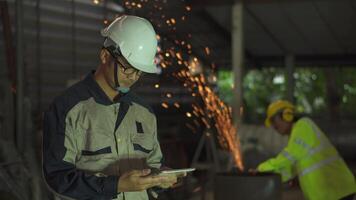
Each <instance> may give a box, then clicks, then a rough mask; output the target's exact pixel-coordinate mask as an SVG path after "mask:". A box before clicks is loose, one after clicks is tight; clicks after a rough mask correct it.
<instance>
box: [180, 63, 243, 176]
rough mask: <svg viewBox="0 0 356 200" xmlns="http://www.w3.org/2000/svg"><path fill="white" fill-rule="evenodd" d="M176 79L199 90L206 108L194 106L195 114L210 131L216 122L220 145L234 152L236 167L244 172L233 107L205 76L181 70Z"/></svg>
mask: <svg viewBox="0 0 356 200" xmlns="http://www.w3.org/2000/svg"><path fill="white" fill-rule="evenodd" d="M176 77H177V78H178V79H180V80H181V81H183V82H184V83H186V84H187V85H188V86H190V88H191V89H192V90H194V89H197V91H198V93H199V96H200V97H201V98H202V100H203V102H204V107H201V106H199V105H197V104H193V105H192V107H193V114H194V115H195V116H197V117H198V116H200V119H201V121H202V122H203V124H204V125H205V126H206V127H207V128H208V129H210V128H211V122H214V126H215V128H216V129H217V131H218V133H219V135H218V139H219V142H220V144H221V145H222V146H223V147H224V148H226V149H228V150H229V151H230V152H232V154H233V157H234V160H235V164H236V166H237V167H238V168H239V169H240V170H243V163H242V155H241V151H240V142H239V141H240V140H239V138H238V137H237V136H236V128H235V127H234V126H233V122H232V109H231V107H229V106H227V105H226V104H225V103H224V102H223V101H222V100H221V99H220V98H219V97H218V96H217V95H216V93H215V92H214V91H213V90H212V88H211V87H209V86H208V85H207V83H206V79H205V76H204V75H202V74H199V75H197V76H195V77H194V76H192V74H191V73H190V72H189V70H181V71H179V72H178V73H177V74H176ZM189 114H190V113H189ZM187 116H188V113H187ZM188 117H190V116H188Z"/></svg>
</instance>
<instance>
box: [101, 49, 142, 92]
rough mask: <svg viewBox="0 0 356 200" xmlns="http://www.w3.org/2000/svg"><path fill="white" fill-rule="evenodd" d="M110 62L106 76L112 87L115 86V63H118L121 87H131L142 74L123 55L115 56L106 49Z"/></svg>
mask: <svg viewBox="0 0 356 200" xmlns="http://www.w3.org/2000/svg"><path fill="white" fill-rule="evenodd" d="M106 53H107V55H108V58H109V62H108V65H107V67H106V70H105V77H106V79H107V80H108V82H109V83H110V85H111V87H112V88H115V79H114V76H113V74H114V73H115V65H117V67H118V70H117V77H118V81H119V84H120V86H121V87H127V88H129V87H131V86H132V85H133V84H134V83H135V82H136V81H137V80H138V79H139V78H140V76H142V74H143V73H142V72H141V71H139V70H136V69H135V68H133V67H132V66H131V65H130V64H129V63H128V62H127V61H126V60H125V59H124V58H123V57H118V58H117V59H116V58H114V57H113V56H112V55H111V54H110V53H109V52H108V51H106Z"/></svg>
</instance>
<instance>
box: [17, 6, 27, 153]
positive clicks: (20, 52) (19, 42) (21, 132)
mask: <svg viewBox="0 0 356 200" xmlns="http://www.w3.org/2000/svg"><path fill="white" fill-rule="evenodd" d="M23 26H24V24H23V3H22V0H17V1H16V145H17V148H18V150H19V151H20V152H21V153H22V151H23V147H24V140H23V139H24V134H25V133H24V129H23V127H24V125H25V122H24V121H23V119H24V117H23V99H24V95H23V72H24V65H23V64H24V62H23Z"/></svg>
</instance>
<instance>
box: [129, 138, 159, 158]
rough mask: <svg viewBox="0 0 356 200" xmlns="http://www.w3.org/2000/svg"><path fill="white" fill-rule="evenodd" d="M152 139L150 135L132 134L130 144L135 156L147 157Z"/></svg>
mask: <svg viewBox="0 0 356 200" xmlns="http://www.w3.org/2000/svg"><path fill="white" fill-rule="evenodd" d="M153 142H154V140H153V138H152V135H151V134H147V133H134V134H133V135H132V136H131V143H132V146H133V150H134V153H135V154H138V155H143V156H147V155H148V154H149V153H151V151H152V150H153V146H154V145H153Z"/></svg>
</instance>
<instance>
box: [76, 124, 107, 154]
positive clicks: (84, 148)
mask: <svg viewBox="0 0 356 200" xmlns="http://www.w3.org/2000/svg"><path fill="white" fill-rule="evenodd" d="M79 140H81V142H80V143H81V145H80V146H79V150H80V153H81V155H82V156H98V155H105V154H111V153H112V147H111V146H112V142H113V139H112V137H111V136H110V135H108V133H106V132H105V131H104V130H95V129H94V130H84V131H83V132H82V133H81V137H80V138H79Z"/></svg>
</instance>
